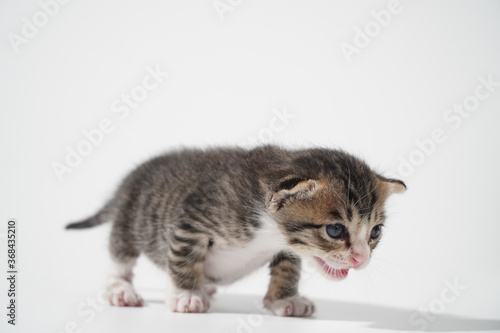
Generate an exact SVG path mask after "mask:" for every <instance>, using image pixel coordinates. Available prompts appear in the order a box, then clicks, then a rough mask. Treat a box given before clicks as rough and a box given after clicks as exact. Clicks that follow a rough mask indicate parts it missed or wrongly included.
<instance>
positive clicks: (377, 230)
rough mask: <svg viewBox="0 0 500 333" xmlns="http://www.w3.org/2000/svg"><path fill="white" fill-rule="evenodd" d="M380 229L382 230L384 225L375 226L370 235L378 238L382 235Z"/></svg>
mask: <svg viewBox="0 0 500 333" xmlns="http://www.w3.org/2000/svg"><path fill="white" fill-rule="evenodd" d="M380 231H382V225H381V224H379V225H376V226H374V227H373V229H372V232H371V233H370V237H371V238H372V239H373V238H377V237H378V236H380Z"/></svg>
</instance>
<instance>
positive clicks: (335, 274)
mask: <svg viewBox="0 0 500 333" xmlns="http://www.w3.org/2000/svg"><path fill="white" fill-rule="evenodd" d="M314 259H315V260H316V261H317V262H318V264H320V265H321V267H323V270H324V271H325V273H326V274H328V275H329V276H330V277H331V278H333V279H335V280H342V279H345V278H346V277H347V274H348V273H349V269H335V268H333V267H332V266H330V265H328V264H327V263H326V262H325V261H324V260H323V259H321V258H320V257H316V256H314Z"/></svg>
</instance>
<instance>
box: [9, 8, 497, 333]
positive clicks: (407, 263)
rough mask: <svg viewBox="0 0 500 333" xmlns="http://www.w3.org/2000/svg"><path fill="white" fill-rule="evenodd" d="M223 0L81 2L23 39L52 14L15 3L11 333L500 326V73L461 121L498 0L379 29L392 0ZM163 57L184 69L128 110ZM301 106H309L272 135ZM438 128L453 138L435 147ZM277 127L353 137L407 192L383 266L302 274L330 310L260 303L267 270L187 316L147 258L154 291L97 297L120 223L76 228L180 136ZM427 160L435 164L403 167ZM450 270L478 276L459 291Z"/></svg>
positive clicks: (195, 142) (485, 65) (145, 277)
mask: <svg viewBox="0 0 500 333" xmlns="http://www.w3.org/2000/svg"><path fill="white" fill-rule="evenodd" d="M47 2H50V1H49V0H42V1H41V3H47ZM220 3H226V4H228V5H227V6H230V7H231V10H228V11H226V12H224V13H220V12H219V13H218V12H217V10H216V9H215V7H214V2H213V1H212V0H205V1H201V0H200V1H181V0H177V1H173V0H162V1H159V0H144V1H123V0H109V1H98V0H87V1H81V0H73V1H71V2H69V3H68V4H64V5H60V6H59V9H58V11H57V13H55V14H54V15H53V17H50V18H49V19H48V20H47V22H45V23H46V24H45V25H44V26H41V27H39V28H37V29H38V32H36V33H34V32H33V31H31V33H32V36H30V37H29V38H26V39H25V40H24V43H21V44H19V45H17V47H14V46H13V44H12V42H11V40H12V38H14V37H12V36H14V35H13V34H16V35H17V36H19V37H18V38H24V37H22V36H23V35H22V34H23V32H22V29H23V26H25V25H26V24H27V23H25V22H26V21H23V18H26V19H27V20H28V21H30V22H33V16H34V15H35V17H37V18H38V19H39V20H40V22H41V23H40V22H39V24H40V25H42V24H44V22H43V14H40V12H41V10H42V9H41V5H40V4H39V3H38V2H37V1H26V0H25V1H14V0H9V1H2V2H1V4H0V22H1V23H0V36H2V38H1V39H0V49H1V53H0V66H1V67H0V68H1V69H0V72H1V76H0V92H1V98H0V165H1V172H0V221H2V224H1V225H2V227H1V228H2V230H0V233H2V234H3V237H4V238H3V239H2V242H3V243H5V242H4V241H5V231H6V223H7V220H8V219H9V218H16V219H17V220H18V224H19V234H18V237H19V249H18V265H19V272H20V273H19V280H18V292H19V294H18V321H17V325H16V326H15V327H11V326H10V325H7V324H6V321H7V317H6V316H5V314H4V312H6V309H5V306H4V305H5V304H6V302H7V299H6V291H7V285H6V280H5V278H3V277H2V278H0V281H2V282H1V284H0V287H1V290H0V295H1V296H2V303H1V306H0V308H2V309H4V310H2V313H1V315H0V318H2V319H1V321H2V322H1V323H0V327H1V331H2V332H3V331H8V332H54V333H56V332H57V333H60V332H73V331H74V332H139V331H143V332H153V331H154V332H185V331H193V332H195V331H196V332H231V333H232V332H266V331H276V330H277V329H279V330H282V331H289V332H292V331H301V332H302V331H306V330H307V331H319V332H320V331H325V332H326V331H328V332H344V331H349V329H353V330H354V331H356V332H359V331H363V330H366V331H370V332H371V331H389V332H394V331H411V330H418V329H421V328H423V327H424V325H426V323H427V324H428V329H429V330H431V331H463V330H475V331H491V330H500V297H499V296H500V285H499V283H498V279H499V278H498V277H499V276H500V265H499V261H498V255H499V252H500V251H499V250H500V241H499V235H500V219H499V214H498V204H499V202H498V201H499V195H498V189H499V187H500V173H499V170H500V159H499V157H498V154H499V142H500V134H499V133H500V132H499V130H498V128H499V125H500V113H499V111H500V109H499V108H500V86H499V85H498V83H497V84H496V86H494V87H492V88H491V87H490V88H491V90H492V91H489V96H488V97H487V98H483V100H481V101H479V104H478V105H477V106H476V108H475V110H474V111H471V112H470V113H468V114H466V118H463V119H462V120H463V121H462V122H461V123H460V126H456V127H458V128H454V127H453V126H452V125H454V124H455V123H454V122H450V121H446V120H445V119H444V118H443V117H444V116H445V115H446V114H447V112H448V111H447V110H449V109H450V108H453V106H454V105H455V104H457V105H458V104H462V103H464V101H467V102H468V103H473V102H474V98H475V97H473V96H474V94H475V92H476V87H477V86H478V85H480V84H481V82H480V79H479V77H482V78H484V79H485V80H487V79H488V77H489V76H491V80H493V81H494V82H500V60H499V59H500V43H499V41H500V20H499V18H500V4H499V3H498V2H497V1H439V2H438V1H407V0H401V2H400V4H399V6H398V7H397V8H398V9H399V12H398V13H397V14H393V15H391V19H390V22H389V23H387V24H385V25H386V26H385V27H380V25H379V24H378V23H375V25H374V22H376V21H374V17H373V14H372V11H375V12H378V13H380V11H381V10H384V9H387V7H388V3H389V1H358V2H354V1H319V0H310V1H284V0H282V1H264V0H251V1H250V0H246V1H245V0H243V1H236V0H233V1H229V0H225V1H224V2H223V1H221V2H220ZM52 9H53V10H55V9H54V8H52ZM37 13H38V14H37ZM37 15H38V16H37ZM40 15H42V16H40ZM377 27H378V28H380V31H377V30H376V29H377ZM365 28H371V29H373V30H371V32H370V34H371V35H372V36H373V37H372V38H370V42H369V43H367V44H368V45H366V46H364V47H360V48H359V49H358V51H357V52H358V53H355V54H352V56H351V57H350V58H349V60H350V61H348V59H347V57H346V56H345V55H344V54H343V52H342V50H341V45H344V46H345V45H346V44H343V43H347V44H350V45H352V46H355V45H356V44H355V38H356V35H357V34H358V35H359V33H358V32H357V31H359V30H358V29H365ZM24 29H25V30H26V29H27V28H24ZM25 33H26V31H25ZM360 38H361V37H359V36H358V39H360ZM18 40H19V39H18ZM357 42H358V45H359V42H360V40H358V41H357ZM365 42H366V41H365ZM16 49H17V52H16ZM148 67H150V68H156V67H158V68H159V69H160V70H161V71H164V72H168V73H169V76H168V77H167V78H165V79H164V80H163V82H161V84H160V85H159V86H158V87H157V88H156V89H154V90H153V91H150V92H149V93H148V94H147V97H146V98H145V99H144V101H142V102H140V103H139V105H138V106H137V107H136V108H135V109H133V110H131V112H130V114H129V115H128V117H125V118H124V119H121V118H120V117H119V116H120V114H118V113H114V112H113V110H112V104H113V103H114V101H115V100H117V99H118V100H119V99H120V96H121V95H122V94H130V93H131V91H133V89H136V90H137V89H140V88H137V87H138V86H140V85H141V83H142V80H143V78H144V77H145V76H146V75H147V68H148ZM151 82H152V81H151ZM137 91H138V90H137ZM480 91H481V92H483V93H486V92H488V90H486V89H485V88H480ZM476 101H477V99H476ZM284 109H286V110H287V112H288V113H290V114H292V115H294V118H293V119H289V123H288V124H286V125H285V126H283V127H281V126H280V127H279V129H277V128H274V129H275V131H274V132H272V131H271V132H270V129H269V128H270V125H271V123H272V122H273V118H274V117H275V111H276V110H278V111H281V112H282V111H283V110H284ZM448 116H450V114H448ZM105 118H108V119H109V120H110V121H111V122H112V125H113V131H112V132H111V133H109V134H106V135H104V136H103V138H102V140H101V141H100V142H99V144H98V145H97V146H94V147H93V148H92V152H90V154H88V156H85V157H83V159H82V161H81V162H80V164H79V165H78V166H76V167H74V168H72V172H71V173H66V174H64V175H63V176H62V180H61V181H60V180H59V179H58V177H57V176H56V174H55V172H54V170H53V164H54V163H66V162H65V159H66V155H67V154H68V153H67V149H68V147H70V148H72V149H76V147H77V145H78V144H79V143H80V142H82V141H83V140H85V136H84V134H83V133H82V132H83V131H85V130H87V131H89V130H91V129H94V128H96V127H97V126H98V125H99V123H100V122H101V121H102V120H103V119H105ZM277 124H278V125H281V123H280V122H278V123H277ZM266 128H267V130H266ZM436 130H437V131H438V132H439V131H441V132H442V133H444V134H442V136H444V137H445V138H446V139H443V140H440V141H441V142H439V143H436V144H432V145H434V146H435V147H434V148H433V149H431V148H432V147H431V146H432V145H431V144H429V142H428V140H429V138H431V136H432V133H433V131H436ZM270 133H271V134H272V136H273V138H272V139H273V140H272V142H274V143H277V144H281V145H283V146H286V147H309V146H312V145H321V146H325V147H332V148H333V147H341V148H344V149H346V150H347V151H349V152H352V153H354V154H356V155H358V156H360V157H363V158H364V159H365V160H366V161H367V162H368V163H369V164H370V165H372V166H373V168H375V169H376V170H378V171H380V172H382V173H384V174H386V175H388V176H394V177H401V178H402V179H403V180H404V181H405V182H406V183H407V185H408V189H409V190H408V191H407V193H405V194H404V195H399V196H395V197H394V198H392V199H391V200H390V202H389V203H388V211H389V220H388V224H387V228H386V234H385V236H384V239H383V243H382V244H381V245H380V247H379V248H377V250H376V251H375V252H374V258H373V260H372V263H371V264H370V265H369V267H368V268H367V269H366V270H363V271H360V272H351V273H350V276H349V278H348V279H347V280H346V281H344V282H340V283H334V282H331V281H327V280H325V279H323V278H322V277H321V276H320V274H319V273H316V272H314V271H311V270H310V269H308V267H307V266H306V267H305V276H304V277H303V279H302V283H301V288H300V289H301V291H302V292H303V293H304V294H305V295H306V296H308V297H309V298H311V299H313V300H315V301H316V304H317V307H318V313H317V315H316V316H315V318H313V319H293V318H292V319H290V318H284V319H283V318H276V317H273V316H270V315H268V313H264V315H261V312H260V311H261V310H260V300H261V298H262V296H263V295H264V293H265V291H266V286H267V281H268V277H267V274H268V273H267V270H266V269H264V268H263V269H262V270H259V271H257V272H256V273H254V274H253V275H252V276H249V277H248V278H246V279H244V280H243V281H240V282H237V283H235V284H234V285H232V286H229V287H227V288H222V289H221V290H220V291H219V294H218V296H216V298H215V299H214V301H213V302H212V303H213V304H212V308H211V310H210V312H209V313H208V314H202V315H199V314H192V315H186V314H171V313H169V312H168V311H167V309H166V307H165V305H164V304H163V303H162V302H163V298H164V293H165V286H166V276H165V275H164V273H163V272H161V271H159V270H157V269H156V268H154V267H153V266H152V265H151V264H150V263H149V262H148V261H147V260H145V259H144V260H141V261H140V263H139V266H138V268H137V270H136V277H137V279H136V284H137V287H138V290H139V292H140V293H141V294H142V295H143V296H144V297H145V298H146V302H147V305H146V307H144V308H140V309H135V308H134V309H131V308H111V307H108V306H106V307H104V308H102V307H100V305H99V304H97V305H98V306H97V307H96V308H95V309H96V310H92V308H91V307H90V306H89V305H87V302H89V299H91V298H95V297H96V296H97V295H98V294H99V292H100V291H101V290H102V288H103V286H104V282H105V276H106V272H107V267H108V253H107V235H108V231H109V225H106V226H102V227H99V228H96V229H92V230H87V231H80V232H66V231H64V230H63V227H64V225H65V224H66V223H68V222H70V221H75V220H78V219H81V218H84V217H87V216H88V215H90V214H92V213H94V212H95V211H96V210H97V209H99V208H100V206H101V205H102V204H103V202H104V201H105V200H106V199H107V198H108V197H109V196H110V195H111V193H112V192H113V191H114V189H115V188H116V186H117V185H118V184H119V181H120V179H122V177H123V176H124V175H125V174H127V172H129V171H130V170H131V169H132V168H133V167H134V166H135V165H137V164H138V163H140V162H142V161H144V160H145V159H147V158H149V157H151V156H154V155H156V154H158V153H160V152H162V151H166V150H168V149H171V148H177V147H181V146H188V147H190V146H200V147H207V146H213V145H221V144H224V145H243V146H247V147H251V146H253V145H255V144H256V143H259V140H258V138H259V135H260V138H261V140H260V141H265V142H268V141H267V140H268V139H269V138H270V136H271V134H270ZM252 138H254V139H252ZM416 141H419V142H427V146H426V147H427V150H429V151H428V155H424V153H422V152H419V148H418V146H417V144H416ZM410 157H412V158H413V161H414V162H415V163H414V164H418V165H416V166H415V168H414V170H413V171H412V172H409V171H408V170H407V169H405V170H403V171H402V169H401V168H402V166H401V165H402V163H403V162H401V161H402V159H405V160H408V158H410ZM406 167H408V166H406ZM1 248H2V250H1V251H2V252H1V253H2V254H1V258H2V259H1V260H0V262H1V268H2V272H5V271H6V267H5V263H6V254H5V246H4V245H2V247H1ZM3 274H4V273H2V275H1V276H3ZM447 281H448V282H447ZM447 283H452V284H453V283H458V284H459V285H461V286H464V287H465V288H466V289H465V290H459V291H456V294H453V292H452V291H450V290H448V288H449V287H447ZM443 297H444V298H443ZM443 299H444V300H446V302H445V301H444V300H443ZM451 299H452V300H451ZM424 308H425V309H424ZM429 308H431V311H434V313H435V312H436V311H437V312H441V311H444V313H442V314H440V316H438V317H437V319H436V317H435V316H434V314H432V313H431V317H428V318H430V319H425V318H426V317H425V316H423V315H422V314H420V313H419V312H418V311H424V310H426V309H427V310H428V309H429ZM412 320H413V321H412ZM415 320H416V321H417V323H415ZM431 320H433V321H431ZM73 326H75V327H73Z"/></svg>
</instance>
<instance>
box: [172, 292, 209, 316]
mask: <svg viewBox="0 0 500 333" xmlns="http://www.w3.org/2000/svg"><path fill="white" fill-rule="evenodd" d="M209 307H210V300H209V296H208V295H207V294H206V292H204V291H187V290H177V291H176V292H175V294H174V296H173V298H172V300H171V304H170V308H171V309H172V311H174V312H184V313H200V312H206V311H207V310H208V308H209Z"/></svg>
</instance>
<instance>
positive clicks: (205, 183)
mask: <svg viewBox="0 0 500 333" xmlns="http://www.w3.org/2000/svg"><path fill="white" fill-rule="evenodd" d="M405 189H406V186H405V184H404V183H403V182H402V181H399V180H394V179H387V178H384V177H382V176H380V175H378V174H377V173H375V172H373V171H372V170H371V169H370V168H369V167H368V166H367V165H366V164H365V163H364V162H363V161H361V160H359V159H357V158H355V157H353V156H351V155H349V154H347V153H345V152H343V151H340V150H329V149H304V150H284V149H280V148H278V147H275V146H263V147H259V148H255V149H252V150H244V149H237V148H234V149H229V148H228V149H210V150H183V151H178V152H172V153H169V154H166V155H163V156H159V157H157V158H154V159H152V160H150V161H148V162H146V163H144V164H142V165H140V166H139V167H138V168H137V169H136V170H135V171H133V172H132V173H131V174H130V175H129V176H128V177H127V178H126V179H125V180H124V181H123V183H122V184H121V186H120V187H119V189H118V190H117V191H116V194H115V196H114V197H113V198H112V199H111V200H110V201H109V203H108V204H107V205H105V207H104V208H103V209H102V210H101V211H99V212H98V213H97V214H96V215H94V216H93V217H91V218H89V219H87V220H85V221H82V222H78V223H73V224H70V225H68V226H67V228H68V229H79V228H88V227H93V226H96V225H99V224H102V223H105V222H107V221H110V220H112V221H113V226H112V230H111V236H110V243H109V249H110V252H111V257H112V261H113V263H114V265H115V267H114V271H113V274H112V277H111V279H110V282H109V285H108V295H109V301H110V303H111V304H112V305H117V306H141V305H142V304H143V300H142V298H141V297H140V296H139V295H138V294H137V293H136V291H135V290H134V288H133V286H132V269H133V267H134V264H135V262H136V259H137V257H138V256H139V255H140V254H141V253H144V254H146V256H148V257H149V258H150V259H151V260H152V261H153V262H154V263H155V264H156V265H158V266H159V267H160V268H162V269H163V270H165V271H166V272H167V273H168V275H169V276H170V279H171V280H172V282H173V285H174V286H175V292H174V295H173V297H172V299H171V301H170V306H171V309H172V310H173V311H177V312H205V311H207V309H208V308H209V304H210V303H209V299H210V296H211V295H212V294H213V293H214V292H215V288H214V285H218V284H219V285H220V284H227V283H231V282H233V281H236V280H237V279H239V278H241V277H243V276H245V275H247V274H248V273H250V272H252V271H253V270H255V269H257V268H258V267H260V266H262V265H264V264H266V263H269V262H270V270H271V280H270V283H269V287H268V291H267V294H266V295H265V297H264V305H265V306H266V307H267V308H268V309H269V310H270V311H272V312H273V313H275V314H276V315H279V316H310V315H311V314H312V313H313V312H314V305H313V303H312V302H311V301H309V300H308V299H306V298H304V297H302V296H299V293H298V282H299V275H300V265H301V257H304V258H310V259H312V261H314V262H315V263H316V264H317V268H318V269H319V270H320V271H321V272H322V273H323V275H324V276H326V277H327V278H330V279H333V280H340V279H344V278H345V277H346V276H347V274H348V272H349V270H350V269H351V268H353V269H361V268H363V267H365V266H366V265H367V264H368V262H369V260H370V257H371V253H372V251H373V249H374V248H375V247H376V246H377V244H378V242H379V241H380V238H381V236H382V227H383V225H384V220H385V213H384V202H385V200H386V198H387V197H388V196H389V195H390V194H391V193H395V192H402V191H404V190H405Z"/></svg>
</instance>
